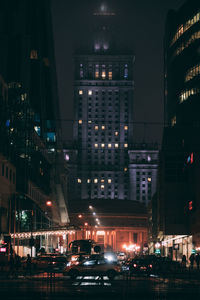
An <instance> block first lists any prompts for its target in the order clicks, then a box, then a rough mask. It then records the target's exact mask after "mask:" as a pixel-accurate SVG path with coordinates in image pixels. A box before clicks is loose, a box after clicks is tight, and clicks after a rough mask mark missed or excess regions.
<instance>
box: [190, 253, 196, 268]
mask: <svg viewBox="0 0 200 300" xmlns="http://www.w3.org/2000/svg"><path fill="white" fill-rule="evenodd" d="M189 260H190V267H191V269H193V265H194V260H195V256H194V253H192V254H191V255H190V258H189Z"/></svg>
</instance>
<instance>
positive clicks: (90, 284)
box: [0, 274, 200, 300]
mask: <svg viewBox="0 0 200 300" xmlns="http://www.w3.org/2000/svg"><path fill="white" fill-rule="evenodd" d="M0 293H1V299H2V300H3V299H15V300H18V299H20V300H21V299H27V300H28V299H36V300H40V299H44V300H48V299H51V300H52V299H56V300H62V299H65V300H72V299H73V300H79V299H80V300H86V299H94V300H99V299H101V300H107V299H109V300H111V299H114V300H118V299H120V300H133V299H134V300H139V299H148V300H149V299H154V300H161V299H165V300H168V299H170V300H176V299H184V300H185V299H187V300H188V299H189V300H192V299H200V281H199V280H196V279H192V280H191V279H190V280H189V279H187V280H185V279H162V278H158V277H157V278H155V277H150V278H146V277H133V278H132V279H131V280H127V279H126V278H123V277H122V276H119V277H116V279H115V280H113V281H109V280H108V278H107V277H104V279H103V280H102V279H101V278H99V277H98V276H96V277H89V276H85V277H78V278H77V279H76V280H70V279H69V278H68V277H63V276H62V275H57V276H56V277H55V278H52V279H51V278H47V277H46V275H44V274H41V275H39V276H34V277H28V278H24V277H20V278H17V279H14V278H9V279H1V280H0Z"/></svg>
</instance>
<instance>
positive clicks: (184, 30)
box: [158, 1, 200, 257]
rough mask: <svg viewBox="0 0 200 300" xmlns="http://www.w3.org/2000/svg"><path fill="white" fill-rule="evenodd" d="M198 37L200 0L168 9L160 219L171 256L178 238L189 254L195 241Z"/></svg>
mask: <svg viewBox="0 0 200 300" xmlns="http://www.w3.org/2000/svg"><path fill="white" fill-rule="evenodd" d="M199 41H200V4H199V2H198V1H186V3H185V4H184V5H183V6H182V7H181V8H180V9H179V10H178V11H170V12H169V13H168V16H167V20H166V28H165V41H164V48H165V74H164V82H165V121H166V126H165V128H164V134H163V144H162V150H161V155H160V178H159V193H158V225H159V239H160V240H163V245H164V248H165V251H166V252H165V254H169V255H174V257H175V246H174V245H176V244H179V246H177V247H178V248H179V251H178V253H179V255H180V256H181V255H182V254H185V255H186V256H187V257H188V256H189V255H190V254H191V250H192V248H193V247H195V240H194V236H193V240H192V235H193V230H192V228H191V226H190V225H191V224H190V219H191V215H192V214H193V216H194V215H195V212H194V202H196V203H199V199H198V198H199V197H198V196H197V193H196V190H197V189H198V186H197V184H196V183H195V182H196V180H197V178H196V177H195V176H196V175H197V173H196V175H194V173H195V172H193V175H191V172H192V171H191V170H192V169H196V168H197V166H198V165H199V159H198V153H199V149H200V142H199V139H198V135H199V131H200V116H199V109H200V102H199V99H200V81H199V76H200V69H199V67H200V55H199V51H200V42H199ZM191 176H193V177H191ZM192 182H193V183H192ZM197 206H198V205H197ZM191 207H192V208H191ZM196 209H197V208H196ZM199 230H200V228H199V229H198V232H199ZM176 235H177V237H176ZM180 236H182V238H181V239H180Z"/></svg>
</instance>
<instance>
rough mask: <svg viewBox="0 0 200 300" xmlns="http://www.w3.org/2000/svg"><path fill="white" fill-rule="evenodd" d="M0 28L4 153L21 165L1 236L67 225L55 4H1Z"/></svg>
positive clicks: (0, 147) (0, 144) (1, 148)
mask: <svg viewBox="0 0 200 300" xmlns="http://www.w3.org/2000/svg"><path fill="white" fill-rule="evenodd" d="M0 24H1V26H0V44H1V46H0V74H1V80H0V83H1V129H0V130H1V131H0V134H1V141H0V152H1V153H2V155H3V157H5V161H6V164H13V165H14V166H15V167H16V177H15V180H16V191H14V193H13V194H12V195H9V197H7V207H5V209H3V211H4V214H5V213H7V215H9V205H11V206H12V209H11V210H10V211H11V212H12V213H13V214H12V218H10V219H11V222H12V224H8V223H10V222H9V220H8V219H7V220H6V221H5V222H7V226H4V230H3V231H2V232H3V233H6V232H8V230H9V229H10V230H11V231H12V232H13V230H14V227H15V230H16V228H17V231H18V232H19V231H27V230H36V229H39V228H49V226H50V224H51V223H52V222H55V223H57V224H60V223H62V224H66V223H67V222H68V221H69V220H68V215H67V209H66V203H65V200H64V194H63V193H64V192H63V187H65V185H66V184H65V182H63V179H61V176H60V175H62V174H63V173H64V171H62V167H61V166H62V164H63V162H62V159H61V156H60V155H61V154H59V153H61V151H60V149H61V145H60V124H59V106H58V96H57V86H56V74H55V61H54V47H53V40H52V28H51V14H50V2H49V1H37V0H36V1H26V0H16V1H12V0H9V1H1V9H0ZM1 167H2V168H3V161H2V165H1ZM13 180H14V179H13ZM47 200H51V201H52V207H53V209H51V208H47V207H46V201H47ZM10 203H11V204H10ZM14 210H17V213H18V218H17V219H16V218H15V217H13V216H14V214H15V212H14ZM10 225H11V226H10ZM5 227H7V230H6V231H5ZM0 230H1V229H0Z"/></svg>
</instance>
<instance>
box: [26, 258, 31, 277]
mask: <svg viewBox="0 0 200 300" xmlns="http://www.w3.org/2000/svg"><path fill="white" fill-rule="evenodd" d="M28 273H29V275H31V257H30V254H27V259H26V274H28Z"/></svg>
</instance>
